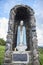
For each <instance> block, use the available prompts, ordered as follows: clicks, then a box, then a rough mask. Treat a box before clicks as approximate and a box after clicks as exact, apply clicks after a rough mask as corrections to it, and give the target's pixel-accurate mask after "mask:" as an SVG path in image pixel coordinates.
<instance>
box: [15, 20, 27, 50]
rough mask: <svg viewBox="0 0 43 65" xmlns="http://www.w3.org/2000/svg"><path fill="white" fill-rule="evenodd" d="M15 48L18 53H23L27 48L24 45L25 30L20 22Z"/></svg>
mask: <svg viewBox="0 0 43 65" xmlns="http://www.w3.org/2000/svg"><path fill="white" fill-rule="evenodd" d="M16 48H17V50H18V51H25V50H26V48H27V45H26V28H25V26H23V21H20V26H18V32H17V46H16Z"/></svg>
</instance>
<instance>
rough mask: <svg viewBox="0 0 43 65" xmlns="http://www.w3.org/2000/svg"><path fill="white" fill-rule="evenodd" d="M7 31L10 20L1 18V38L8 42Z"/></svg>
mask: <svg viewBox="0 0 43 65" xmlns="http://www.w3.org/2000/svg"><path fill="white" fill-rule="evenodd" d="M7 30H8V19H6V18H0V38H3V39H4V40H6V35H7Z"/></svg>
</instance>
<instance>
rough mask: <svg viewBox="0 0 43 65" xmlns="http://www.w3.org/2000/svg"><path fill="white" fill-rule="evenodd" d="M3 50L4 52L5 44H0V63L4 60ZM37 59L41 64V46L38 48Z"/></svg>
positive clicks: (42, 53)
mask: <svg viewBox="0 0 43 65" xmlns="http://www.w3.org/2000/svg"><path fill="white" fill-rule="evenodd" d="M4 52H5V46H0V65H2V63H3V60H4ZM39 60H40V63H41V64H42V65H43V48H39ZM41 64H40V65H41Z"/></svg>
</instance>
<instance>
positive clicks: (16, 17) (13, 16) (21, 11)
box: [4, 5, 39, 65]
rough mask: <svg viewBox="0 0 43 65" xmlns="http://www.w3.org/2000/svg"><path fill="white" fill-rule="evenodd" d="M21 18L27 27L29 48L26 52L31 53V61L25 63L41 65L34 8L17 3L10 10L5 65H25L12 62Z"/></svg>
mask: <svg viewBox="0 0 43 65" xmlns="http://www.w3.org/2000/svg"><path fill="white" fill-rule="evenodd" d="M21 20H23V21H24V25H25V27H26V40H27V49H26V51H25V52H24V53H28V55H29V62H28V63H27V64H25V65H39V61H38V46H37V34H36V20H35V17H34V11H33V9H32V8H31V7H29V6H27V5H16V6H14V7H13V8H12V9H11V10H10V17H9V23H8V35H7V41H6V51H5V59H4V65H24V63H12V54H13V53H15V48H16V45H17V28H18V25H19V24H20V21H21ZM16 52H18V51H17V50H16ZM18 55H19V54H18ZM21 55H22V54H21ZM21 55H20V56H21Z"/></svg>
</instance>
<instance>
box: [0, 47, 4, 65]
mask: <svg viewBox="0 0 43 65" xmlns="http://www.w3.org/2000/svg"><path fill="white" fill-rule="evenodd" d="M4 51H5V46H0V65H2V63H3V59H4Z"/></svg>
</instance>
